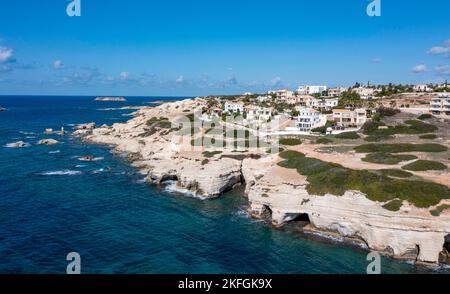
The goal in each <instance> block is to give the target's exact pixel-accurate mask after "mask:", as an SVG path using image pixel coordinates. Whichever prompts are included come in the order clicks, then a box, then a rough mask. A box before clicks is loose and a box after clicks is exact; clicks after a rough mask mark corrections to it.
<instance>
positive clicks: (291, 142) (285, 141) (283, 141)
mask: <svg viewBox="0 0 450 294" xmlns="http://www.w3.org/2000/svg"><path fill="white" fill-rule="evenodd" d="M279 144H280V145H287V146H297V145H300V144H302V140H300V139H298V138H280V141H279Z"/></svg>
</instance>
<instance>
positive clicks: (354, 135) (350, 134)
mask: <svg viewBox="0 0 450 294" xmlns="http://www.w3.org/2000/svg"><path fill="white" fill-rule="evenodd" d="M334 137H335V138H338V139H347V140H357V139H359V138H360V137H359V135H358V134H357V133H356V132H345V133H340V134H337V135H335V136H334Z"/></svg>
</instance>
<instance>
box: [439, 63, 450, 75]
mask: <svg viewBox="0 0 450 294" xmlns="http://www.w3.org/2000/svg"><path fill="white" fill-rule="evenodd" d="M435 69H436V71H437V73H438V74H441V75H450V65H440V66H438V67H436V68H435Z"/></svg>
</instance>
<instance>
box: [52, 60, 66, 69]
mask: <svg viewBox="0 0 450 294" xmlns="http://www.w3.org/2000/svg"><path fill="white" fill-rule="evenodd" d="M53 68H54V69H63V68H64V63H63V62H62V61H61V60H55V61H54V62H53Z"/></svg>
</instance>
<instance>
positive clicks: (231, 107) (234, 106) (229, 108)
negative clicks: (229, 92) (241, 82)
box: [224, 101, 244, 113]
mask: <svg viewBox="0 0 450 294" xmlns="http://www.w3.org/2000/svg"><path fill="white" fill-rule="evenodd" d="M224 111H225V112H228V113H244V104H243V103H234V102H228V101H227V102H225V108H224Z"/></svg>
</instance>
